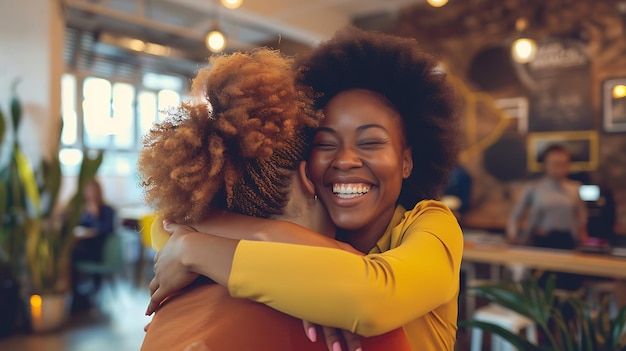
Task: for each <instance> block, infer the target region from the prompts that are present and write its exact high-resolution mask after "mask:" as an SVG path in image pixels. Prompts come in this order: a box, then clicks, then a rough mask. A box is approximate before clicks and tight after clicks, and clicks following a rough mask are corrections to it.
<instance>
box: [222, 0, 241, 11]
mask: <svg viewBox="0 0 626 351" xmlns="http://www.w3.org/2000/svg"><path fill="white" fill-rule="evenodd" d="M221 1H222V5H224V7H227V8H229V9H236V8H238V7H239V6H241V4H242V3H243V0H221Z"/></svg>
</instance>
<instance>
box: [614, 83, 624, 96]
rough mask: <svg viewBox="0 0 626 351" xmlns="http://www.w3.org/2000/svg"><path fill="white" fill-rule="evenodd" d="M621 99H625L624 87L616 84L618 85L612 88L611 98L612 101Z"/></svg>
mask: <svg viewBox="0 0 626 351" xmlns="http://www.w3.org/2000/svg"><path fill="white" fill-rule="evenodd" d="M623 97H626V85H624V84H618V85H616V86H614V87H613V98H614V99H621V98H623Z"/></svg>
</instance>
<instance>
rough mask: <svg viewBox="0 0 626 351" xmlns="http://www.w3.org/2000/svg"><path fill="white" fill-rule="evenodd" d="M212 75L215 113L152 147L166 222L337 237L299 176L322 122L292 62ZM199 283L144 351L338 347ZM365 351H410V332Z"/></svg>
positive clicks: (254, 59)
mask: <svg viewBox="0 0 626 351" xmlns="http://www.w3.org/2000/svg"><path fill="white" fill-rule="evenodd" d="M211 63H212V68H211V69H210V70H209V69H204V70H202V71H200V73H199V75H198V77H197V78H196V79H195V80H194V83H193V90H194V93H196V94H198V93H199V94H200V95H201V96H202V97H204V98H205V99H206V100H208V101H206V100H205V102H203V103H199V104H197V105H194V106H183V107H182V108H181V109H180V115H179V116H176V117H175V118H173V119H170V120H167V121H165V122H163V123H162V124H160V125H158V126H156V127H155V128H153V130H152V131H151V132H150V134H149V135H148V136H147V138H146V139H145V145H144V146H145V147H144V150H142V152H141V154H140V158H139V170H140V172H141V174H142V177H143V186H144V187H145V192H146V199H147V202H148V203H149V204H151V205H153V206H154V207H155V208H156V209H157V212H158V213H159V215H161V216H162V217H164V218H168V219H169V220H172V221H175V222H179V223H181V222H182V223H194V228H196V229H198V230H201V231H206V232H209V233H212V234H216V235H223V236H228V235H244V234H245V233H234V232H233V230H232V228H230V227H228V226H225V227H222V228H220V227H219V226H218V225H214V224H212V222H211V221H210V218H212V217H215V216H226V215H229V216H230V215H232V214H224V213H223V211H224V210H228V211H232V212H236V213H241V214H246V215H253V216H256V217H262V218H274V219H282V220H285V221H290V222H293V223H296V224H299V225H302V226H305V227H307V228H310V229H312V230H315V231H318V232H322V233H330V234H334V232H335V228H334V227H333V226H332V224H331V222H330V220H329V219H328V215H327V213H326V210H325V209H324V207H323V206H322V205H321V204H320V202H319V201H317V200H316V196H315V195H314V194H315V189H314V188H313V186H312V185H311V184H310V183H309V182H307V181H305V179H306V178H304V177H302V175H301V174H300V173H301V172H304V164H303V163H302V162H301V160H302V159H303V158H304V153H305V151H306V145H307V140H306V139H305V138H304V129H306V128H312V127H315V126H316V124H317V122H318V119H319V117H320V116H319V115H317V114H315V113H313V112H311V111H312V110H311V109H310V104H311V102H310V99H309V98H308V97H307V96H306V94H304V91H305V90H303V89H300V88H298V87H297V86H296V85H295V83H294V77H293V72H292V70H291V68H290V60H287V59H286V58H283V57H281V56H280V55H279V54H278V53H276V52H273V51H269V50H258V51H254V52H253V53H251V54H233V55H230V56H221V57H215V58H212V59H211ZM275 97H280V99H276V98H275ZM209 106H210V107H209ZM299 172H300V173H299ZM235 216H236V215H235ZM246 218H247V217H241V218H238V219H237V220H238V221H245V220H246ZM152 233H153V244H154V245H155V246H156V248H157V249H158V248H159V247H161V246H162V245H163V243H164V242H165V241H166V240H167V237H166V236H167V234H166V233H164V232H163V230H162V228H161V223H160V222H159V221H155V225H153V228H152ZM164 235H165V237H164ZM250 239H251V240H271V241H282V242H289V243H298V244H305V245H317V246H328V247H334V248H338V249H346V250H354V249H352V248H351V247H349V246H347V245H345V244H342V243H339V242H337V241H335V240H333V239H331V238H329V237H326V236H323V235H321V234H320V235H319V236H310V237H306V238H298V237H296V236H293V237H277V236H272V233H267V237H264V238H258V237H255V238H250ZM157 255H158V254H157ZM189 278H190V279H189V280H190V281H192V280H194V279H195V281H194V282H193V284H191V285H189V286H188V287H187V288H185V289H183V290H182V291H181V292H179V293H177V294H176V295H174V296H172V297H170V298H168V299H166V300H165V301H164V302H163V303H162V304H161V305H160V307H159V310H158V311H157V313H156V314H155V315H154V317H153V320H152V322H151V324H150V325H149V327H148V329H147V333H146V336H145V339H144V342H143V345H142V348H141V350H143V351H149V350H181V351H193V350H219V351H229V350H233V351H235V350H237V351H241V350H302V351H306V350H320V351H322V350H326V349H327V347H330V343H329V344H328V345H326V344H325V343H324V340H323V338H322V337H321V335H320V337H317V335H316V336H315V337H313V335H310V334H309V339H314V340H315V342H311V341H310V340H309V339H308V338H307V334H305V331H304V328H303V323H302V321H301V320H299V319H297V318H294V317H291V316H288V315H286V314H283V313H281V312H278V311H276V310H274V309H272V308H270V307H267V306H266V305H264V304H261V303H257V302H253V301H251V300H246V299H237V298H233V297H230V295H229V293H228V290H227V289H226V288H225V287H222V286H220V285H217V284H212V283H211V282H210V281H209V280H208V279H206V278H197V276H196V275H190V277H189ZM196 278H197V279H196ZM361 341H362V348H363V349H364V350H397V351H400V350H410V347H409V345H408V342H407V340H406V337H405V335H404V330H403V329H402V328H399V329H396V330H394V331H392V332H390V333H387V334H383V335H381V336H378V337H372V338H362V339H361ZM344 349H345V348H344Z"/></svg>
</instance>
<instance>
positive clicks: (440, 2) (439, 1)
mask: <svg viewBox="0 0 626 351" xmlns="http://www.w3.org/2000/svg"><path fill="white" fill-rule="evenodd" d="M426 2H427V3H428V5H430V6H432V7H442V6H445V5H446V4H447V3H448V0H426Z"/></svg>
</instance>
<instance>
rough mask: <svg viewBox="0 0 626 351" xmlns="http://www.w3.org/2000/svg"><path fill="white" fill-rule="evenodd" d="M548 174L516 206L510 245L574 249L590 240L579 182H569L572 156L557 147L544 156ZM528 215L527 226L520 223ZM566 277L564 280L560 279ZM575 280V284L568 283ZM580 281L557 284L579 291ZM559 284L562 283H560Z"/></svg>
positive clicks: (558, 280)
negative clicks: (588, 238) (587, 239)
mask: <svg viewBox="0 0 626 351" xmlns="http://www.w3.org/2000/svg"><path fill="white" fill-rule="evenodd" d="M541 161H542V162H543V165H544V169H545V175H544V176H543V177H541V178H540V179H538V180H537V181H535V182H533V183H531V184H529V185H528V186H526V188H525V189H524V191H523V193H522V196H521V197H520V199H519V201H518V202H517V203H516V204H515V207H514V208H513V211H512V212H511V216H510V218H509V223H508V226H507V232H506V235H507V239H508V241H509V243H511V244H523V245H532V246H536V247H545V248H552V249H565V250H571V249H574V248H576V247H577V246H578V244H579V243H582V242H584V241H585V239H586V238H587V211H586V207H585V204H584V202H583V201H582V200H581V198H580V195H579V191H578V190H579V188H580V185H581V184H580V183H579V182H577V181H574V180H571V179H568V175H569V172H570V154H569V152H568V151H567V149H565V147H563V146H562V145H558V144H554V145H550V146H548V147H547V148H546V150H545V151H544V152H543V154H542V155H541ZM524 214H526V216H525V217H526V222H525V223H526V224H525V227H524V228H523V230H520V228H519V223H520V220H521V219H522V217H524ZM561 278H563V277H561ZM567 280H572V282H570V283H568V282H565V281H567ZM574 280H576V281H578V279H560V278H559V277H557V285H563V288H572V289H576V288H577V286H578V285H579V283H578V282H574ZM559 282H560V283H561V284H559Z"/></svg>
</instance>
